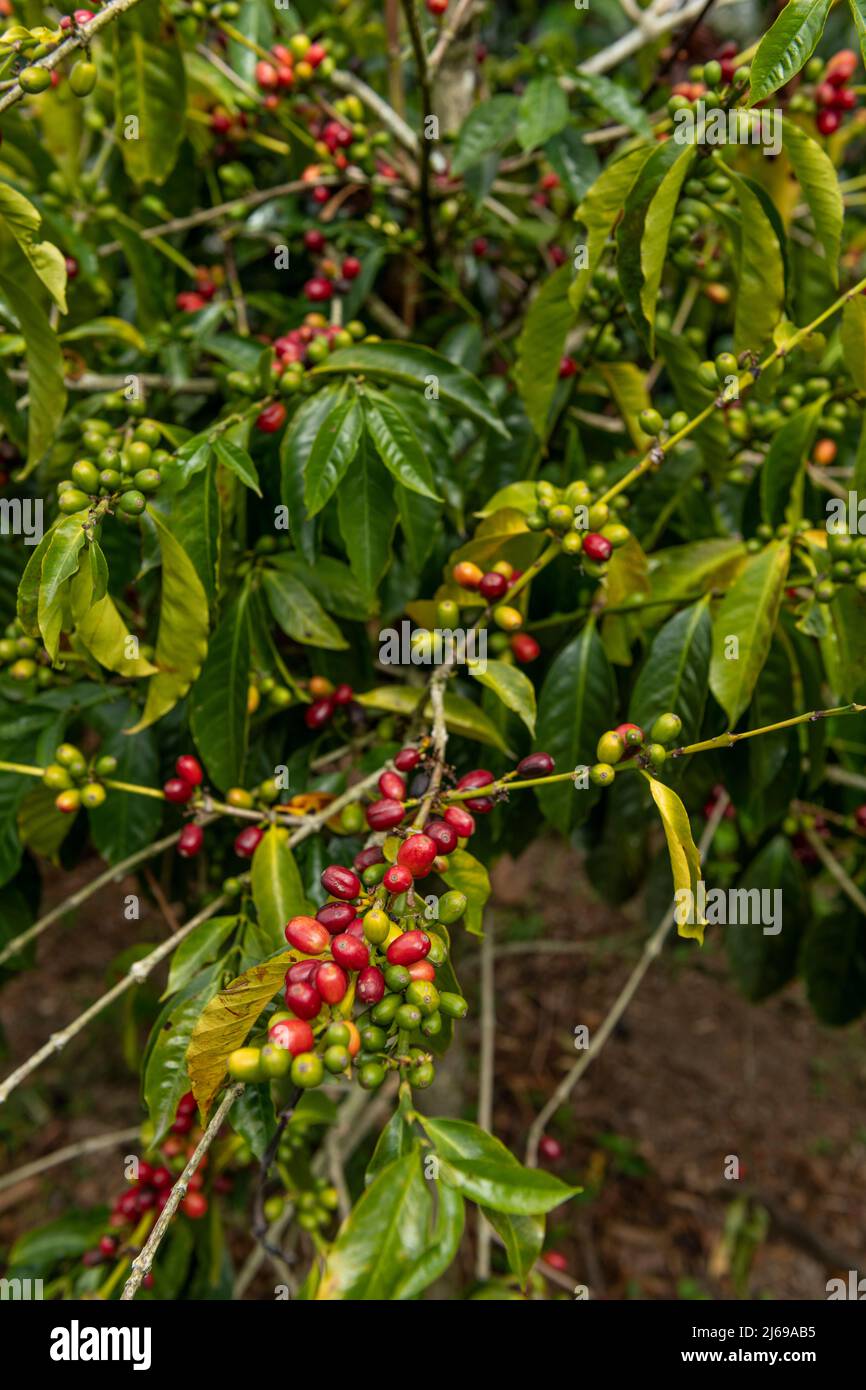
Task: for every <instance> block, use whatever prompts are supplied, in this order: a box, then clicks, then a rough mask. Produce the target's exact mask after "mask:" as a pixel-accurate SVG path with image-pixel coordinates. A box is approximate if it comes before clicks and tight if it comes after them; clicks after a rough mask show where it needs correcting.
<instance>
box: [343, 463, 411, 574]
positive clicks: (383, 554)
mask: <svg viewBox="0 0 866 1390" xmlns="http://www.w3.org/2000/svg"><path fill="white" fill-rule="evenodd" d="M337 515H338V517H339V522H340V534H341V535H342V537H343V541H344V542H345V546H346V554H347V555H348V557H349V564H350V565H351V567H352V573H353V574H354V576H355V578H356V580H357V581H358V584H359V585H360V587H361V590H362V591H363V593H364V594H367V595H371V596H372V595H373V594H374V593H375V592H376V588H377V586H378V583H379V580H380V579H381V578H382V575H383V574H384V573H385V570H386V569H387V568H388V563H389V561H390V558H391V537H392V536H393V534H394V525H395V523H396V520H397V508H396V506H395V504H394V495H393V489H392V486H391V480H390V478H389V476H388V472H387V470H386V469H385V468H384V467H383V465H382V463H381V461H380V459H379V456H378V454H377V453H376V452H375V450H374V449H372V448H371V447H370V446H369V444H368V443H367V441H366V439H364V440H362V441H361V445H360V447H359V449H358V453H357V454H356V456H355V459H354V461H353V462H352V464H351V466H350V468H349V471H348V473H347V474H346V477H345V479H344V481H343V485H342V487H341V488H340V489H339V491H338V493H337Z"/></svg>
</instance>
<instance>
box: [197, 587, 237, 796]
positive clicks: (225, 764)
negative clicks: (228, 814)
mask: <svg viewBox="0 0 866 1390" xmlns="http://www.w3.org/2000/svg"><path fill="white" fill-rule="evenodd" d="M248 602H249V591H248V590H247V589H244V590H243V591H242V592H241V594H240V595H239V597H238V598H237V599H236V600H235V602H234V603H233V604H232V605H231V607H230V608H228V609H227V610H226V612H225V614H224V615H223V617H222V619H221V621H220V623H219V625H218V626H217V628H216V630H215V632H214V633H213V635H212V637H211V640H210V645H209V647H208V652H207V657H206V658H205V663H204V665H203V666H202V669H201V675H200V676H199V677H198V679H197V681H196V682H195V685H194V686H193V690H192V697H191V700H190V712H189V723H190V729H191V731H192V736H193V738H194V740H195V744H196V747H197V749H198V751H199V753H200V754H201V756H202V759H203V761H204V764H205V767H206V768H207V770H208V772H209V774H210V777H211V780H212V781H213V782H214V783H215V784H216V786H218V787H221V788H226V787H234V786H237V785H238V783H239V781H240V780H241V774H242V771H243V765H244V757H245V756H246V748H247V725H248V719H249V716H248V714H247V692H248V690H249V683H250V680H249V678H250V627H249V614H248V612H247V605H248Z"/></svg>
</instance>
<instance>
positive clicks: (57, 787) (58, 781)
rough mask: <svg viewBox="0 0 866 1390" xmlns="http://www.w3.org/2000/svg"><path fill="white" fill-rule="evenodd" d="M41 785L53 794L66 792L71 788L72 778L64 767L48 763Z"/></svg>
mask: <svg viewBox="0 0 866 1390" xmlns="http://www.w3.org/2000/svg"><path fill="white" fill-rule="evenodd" d="M42 782H43V785H44V786H46V787H48V788H50V790H51V791H53V792H62V791H67V790H68V788H69V787H71V786H72V778H71V777H70V775H69V772H68V770H67V769H66V768H65V767H61V766H60V764H59V763H49V764H48V766H47V767H46V769H45V771H44V772H43V774H42Z"/></svg>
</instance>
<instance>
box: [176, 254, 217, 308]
mask: <svg viewBox="0 0 866 1390" xmlns="http://www.w3.org/2000/svg"><path fill="white" fill-rule="evenodd" d="M224 283H225V270H224V269H223V267H222V266H221V265H212V266H207V265H197V266H196V267H195V289H194V290H181V291H180V293H179V294H177V295H175V299H174V302H175V307H176V308H178V309H180V310H181V311H182V313H184V314H195V313H198V311H199V309H205V308H206V307H207V306H208V304H210V302H211V300H212V299H213V297H214V295H215V294H216V292H217V290H218V289H219V288H220V286H221V285H223V284H224Z"/></svg>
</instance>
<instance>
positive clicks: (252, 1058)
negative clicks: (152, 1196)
mask: <svg viewBox="0 0 866 1390" xmlns="http://www.w3.org/2000/svg"><path fill="white" fill-rule="evenodd" d="M228 1069H229V1076H230V1077H231V1078H232V1080H233V1081H259V1080H260V1079H261V1075H262V1069H261V1052H260V1050H259V1048H257V1047H239V1048H236V1049H235V1051H234V1052H230V1053H229V1056H228ZM158 1171H159V1170H157V1172H158ZM154 1185H155V1186H156V1173H155V1174H154Z"/></svg>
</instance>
